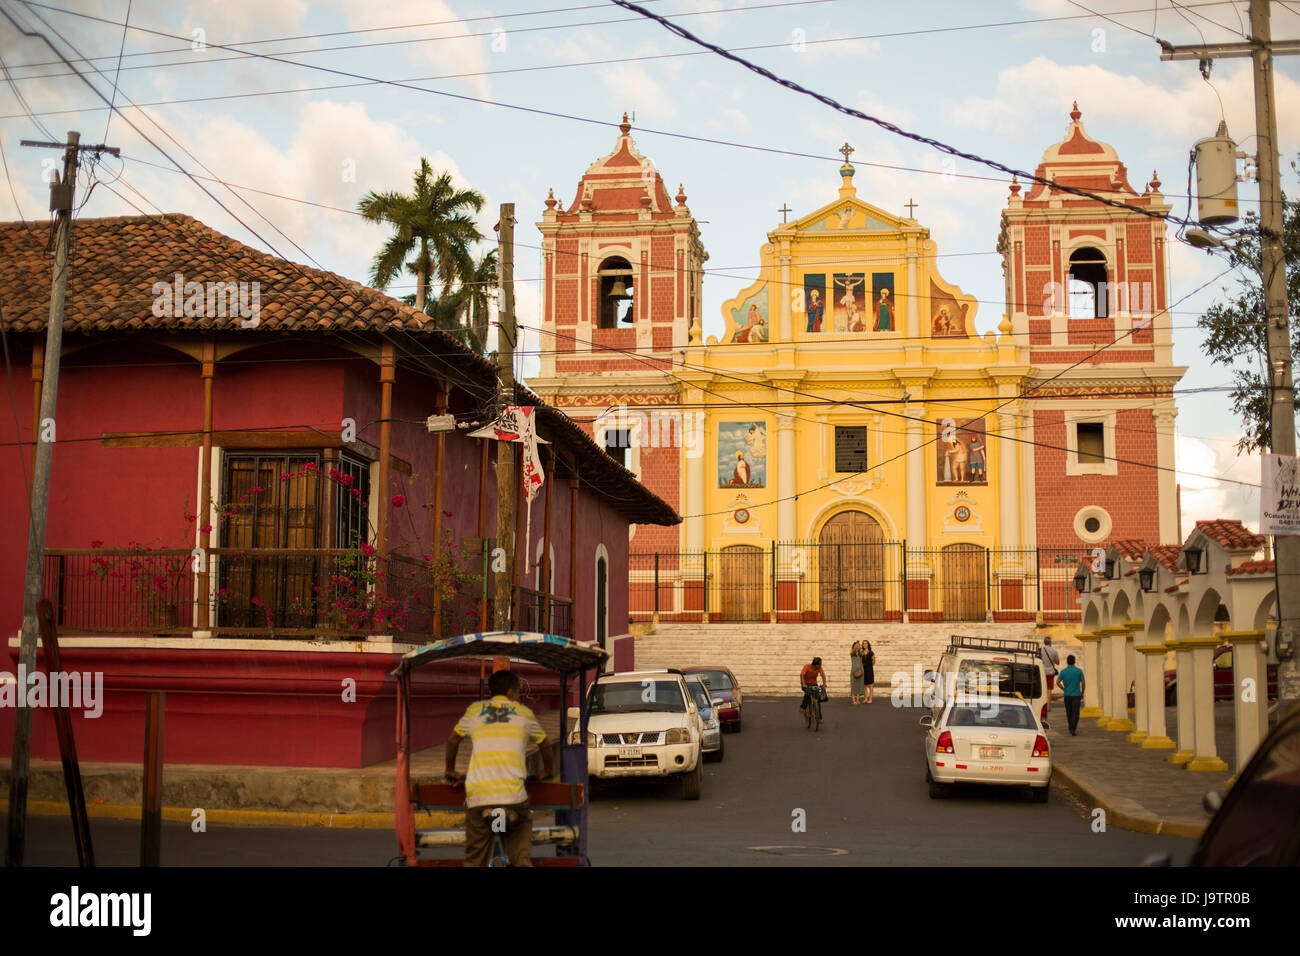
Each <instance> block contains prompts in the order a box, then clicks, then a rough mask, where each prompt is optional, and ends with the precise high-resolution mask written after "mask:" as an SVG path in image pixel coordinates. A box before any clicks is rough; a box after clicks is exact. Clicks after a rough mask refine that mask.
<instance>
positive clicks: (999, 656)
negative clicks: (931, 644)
mask: <svg viewBox="0 0 1300 956" xmlns="http://www.w3.org/2000/svg"><path fill="white" fill-rule="evenodd" d="M1038 651H1039V646H1038V642H1037V641H1027V640H1019V639H1015V638H1001V637H969V636H963V635H959V634H954V635H953V636H952V638H951V640H950V641H949V643H948V648H947V650H945V651H944V652H943V656H942V657H940V658H939V663H938V665H937V666H936V667H935V669H934V670H932V671H926V672H925V679H926V680H927V681H933V682H934V688H933V691H932V693H933V700H934V706H933V708H932V709H933V712H934V717H935V719H936V720H937V719H938V718H939V715H940V714H941V713H942V712H943V708H944V705H945V703H946V702H947V701H948V699H949V698H951V697H952V696H953V694H980V693H982V694H992V695H993V696H994V698H995V699H996V697H997V696H998V695H1001V694H1019V695H1020V696H1021V697H1022V698H1024V700H1025V702H1026V703H1027V704H1029V705H1030V706H1031V707H1033V708H1034V713H1036V714H1041V713H1042V711H1043V706H1044V705H1045V704H1046V703H1047V694H1048V690H1047V677H1046V675H1045V674H1044V672H1043V661H1042V658H1040V657H1039V654H1038ZM1044 726H1046V725H1044Z"/></svg>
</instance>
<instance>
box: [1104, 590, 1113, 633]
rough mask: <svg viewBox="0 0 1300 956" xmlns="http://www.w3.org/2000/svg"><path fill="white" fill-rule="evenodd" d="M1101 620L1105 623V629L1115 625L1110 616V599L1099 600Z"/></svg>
mask: <svg viewBox="0 0 1300 956" xmlns="http://www.w3.org/2000/svg"><path fill="white" fill-rule="evenodd" d="M1101 619H1102V621H1104V622H1105V626H1106V627H1112V626H1114V624H1115V619H1114V618H1112V617H1111V616H1110V598H1108V597H1104V598H1102V599H1101Z"/></svg>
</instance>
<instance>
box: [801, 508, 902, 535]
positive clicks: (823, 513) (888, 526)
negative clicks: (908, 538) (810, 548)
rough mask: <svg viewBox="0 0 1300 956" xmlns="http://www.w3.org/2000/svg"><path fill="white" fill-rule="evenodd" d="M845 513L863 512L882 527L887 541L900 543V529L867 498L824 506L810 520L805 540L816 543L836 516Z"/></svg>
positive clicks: (882, 510)
mask: <svg viewBox="0 0 1300 956" xmlns="http://www.w3.org/2000/svg"><path fill="white" fill-rule="evenodd" d="M845 511H861V512H864V513H866V514H867V515H869V516H870V517H871V518H873V519H874V520H875V522H876V524H878V525H880V527H881V529H882V530H883V532H884V535H885V540H886V541H898V540H899V535H898V527H897V526H896V525H895V524H894V522H893V520H892V519H891V518H890V517H889V514H888V513H887V512H886V511H885V510H884V509H882V508H880V507H879V506H877V505H875V504H873V503H872V502H870V501H867V500H866V499H865V498H842V499H840V500H839V501H832V502H830V503H829V504H826V505H823V506H822V507H821V508H819V509H818V510H817V512H816V513H815V514H814V515H813V516H812V518H810V519H809V521H808V524H807V525H806V526H805V527H806V529H807V530H806V531H805V533H804V539H805V540H807V541H815V540H816V539H817V538H818V537H819V536H820V535H821V530H822V528H824V527H825V526H826V525H827V524H828V523H829V522H830V521H831V520H832V519H833V518H834V517H835V516H836V515H838V514H842V513H843V512H845Z"/></svg>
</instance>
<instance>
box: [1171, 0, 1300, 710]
mask: <svg viewBox="0 0 1300 956" xmlns="http://www.w3.org/2000/svg"><path fill="white" fill-rule="evenodd" d="M1161 46H1162V47H1163V52H1162V53H1161V54H1160V59H1162V60H1202V61H1204V60H1213V59H1217V58H1222V57H1245V56H1248V57H1250V58H1251V60H1252V61H1253V62H1254V79H1255V136H1256V140H1257V144H1258V159H1257V169H1258V172H1257V174H1256V178H1257V179H1258V181H1259V239H1260V280H1261V282H1262V283H1263V291H1264V319H1265V322H1266V323H1267V335H1268V369H1269V384H1270V388H1269V396H1270V398H1269V428H1270V431H1271V434H1272V448H1271V451H1272V452H1273V454H1275V455H1295V453H1296V439H1295V394H1294V390H1293V386H1294V382H1293V378H1292V371H1291V332H1290V329H1289V328H1288V321H1287V295H1286V258H1285V255H1284V254H1283V247H1282V240H1283V230H1284V229H1285V225H1284V215H1283V213H1284V210H1283V206H1282V183H1281V179H1280V177H1279V174H1278V164H1279V152H1278V149H1279V146H1278V139H1277V100H1276V98H1275V96H1274V91H1273V58H1274V57H1275V56H1278V55H1290V56H1294V55H1296V54H1300V40H1282V41H1278V42H1276V43H1274V42H1273V34H1272V26H1271V21H1270V13H1269V5H1268V0H1250V39H1249V40H1248V41H1247V42H1245V43H1217V44H1216V43H1211V44H1204V45H1201V46H1186V47H1175V46H1171V45H1170V44H1167V43H1164V42H1162V43H1161ZM1273 550H1274V556H1275V557H1274V560H1275V564H1274V567H1275V568H1276V578H1275V585H1274V587H1275V592H1276V596H1277V643H1276V648H1277V651H1278V675H1277V676H1278V681H1277V683H1278V703H1279V704H1280V705H1281V707H1280V710H1282V711H1285V710H1286V709H1287V708H1288V707H1289V706H1290V705H1292V704H1294V703H1296V702H1297V701H1300V659H1297V657H1296V655H1295V640H1296V636H1297V634H1300V536H1297V535H1276V536H1275V540H1274V543H1273Z"/></svg>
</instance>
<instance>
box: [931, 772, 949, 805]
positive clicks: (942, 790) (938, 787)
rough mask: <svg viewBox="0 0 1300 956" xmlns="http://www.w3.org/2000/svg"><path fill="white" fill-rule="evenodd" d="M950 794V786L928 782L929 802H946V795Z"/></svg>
mask: <svg viewBox="0 0 1300 956" xmlns="http://www.w3.org/2000/svg"><path fill="white" fill-rule="evenodd" d="M926 773H927V774H928V773H929V771H928V770H927V771H926ZM951 792H952V784H949V783H935V782H934V781H933V780H931V781H930V799H931V800H946V799H947V798H948V794H950V793H951Z"/></svg>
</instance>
